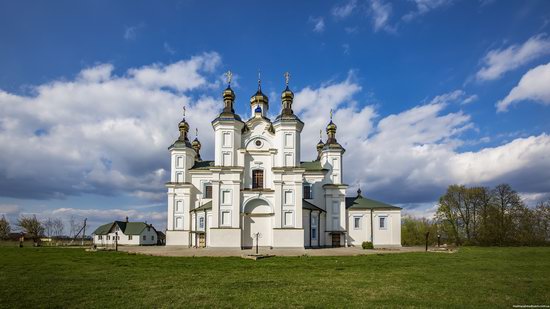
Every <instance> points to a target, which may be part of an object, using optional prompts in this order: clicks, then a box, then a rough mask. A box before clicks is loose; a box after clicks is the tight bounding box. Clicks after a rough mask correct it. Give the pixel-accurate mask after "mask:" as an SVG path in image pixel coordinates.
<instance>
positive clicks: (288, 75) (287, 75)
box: [284, 72, 290, 86]
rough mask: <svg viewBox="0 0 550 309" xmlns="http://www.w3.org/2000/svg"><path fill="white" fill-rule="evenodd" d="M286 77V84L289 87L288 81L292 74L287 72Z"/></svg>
mask: <svg viewBox="0 0 550 309" xmlns="http://www.w3.org/2000/svg"><path fill="white" fill-rule="evenodd" d="M284 76H285V84H286V85H287V86H288V81H289V80H290V73H288V72H285V74H284Z"/></svg>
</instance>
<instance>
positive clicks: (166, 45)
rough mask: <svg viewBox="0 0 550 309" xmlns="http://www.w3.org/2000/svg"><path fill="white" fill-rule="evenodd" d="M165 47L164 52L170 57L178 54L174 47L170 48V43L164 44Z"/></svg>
mask: <svg viewBox="0 0 550 309" xmlns="http://www.w3.org/2000/svg"><path fill="white" fill-rule="evenodd" d="M163 47H164V50H165V51H166V52H167V53H169V54H170V55H175V54H176V50H175V49H174V48H173V47H172V46H170V44H168V42H164V44H163Z"/></svg>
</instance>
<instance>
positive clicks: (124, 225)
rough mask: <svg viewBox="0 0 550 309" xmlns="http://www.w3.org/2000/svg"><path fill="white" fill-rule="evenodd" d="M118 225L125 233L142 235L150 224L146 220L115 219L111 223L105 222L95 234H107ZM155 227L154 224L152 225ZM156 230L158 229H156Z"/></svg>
mask: <svg viewBox="0 0 550 309" xmlns="http://www.w3.org/2000/svg"><path fill="white" fill-rule="evenodd" d="M115 224H116V225H118V228H119V229H120V230H121V231H122V233H124V235H140V234H141V232H142V231H143V230H144V229H145V228H146V227H147V226H149V224H147V223H145V222H126V221H114V222H111V223H107V224H103V225H101V226H100V227H98V228H97V229H96V230H95V231H94V232H93V234H95V235H105V234H108V233H109V231H110V230H111V229H112V227H113V225H115ZM150 226H151V227H152V228H153V229H155V228H154V227H153V225H150ZM155 231H156V230H155Z"/></svg>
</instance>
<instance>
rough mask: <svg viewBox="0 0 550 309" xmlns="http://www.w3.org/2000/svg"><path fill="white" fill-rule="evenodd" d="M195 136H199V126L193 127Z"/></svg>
mask: <svg viewBox="0 0 550 309" xmlns="http://www.w3.org/2000/svg"><path fill="white" fill-rule="evenodd" d="M195 136H196V137H199V128H195Z"/></svg>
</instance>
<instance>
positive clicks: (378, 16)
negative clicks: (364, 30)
mask: <svg viewBox="0 0 550 309" xmlns="http://www.w3.org/2000/svg"><path fill="white" fill-rule="evenodd" d="M370 11H371V16H372V23H373V26H374V31H375V32H378V31H379V30H385V31H388V32H393V31H395V29H394V28H392V27H391V26H390V25H389V18H390V15H391V12H392V6H391V3H384V1H383V0H371V1H370Z"/></svg>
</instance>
